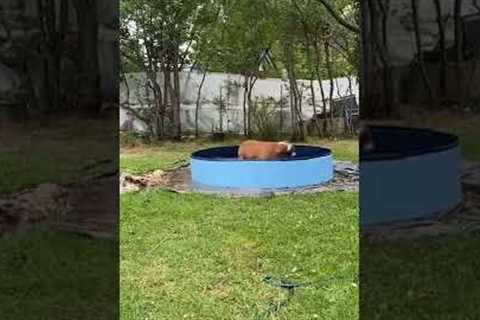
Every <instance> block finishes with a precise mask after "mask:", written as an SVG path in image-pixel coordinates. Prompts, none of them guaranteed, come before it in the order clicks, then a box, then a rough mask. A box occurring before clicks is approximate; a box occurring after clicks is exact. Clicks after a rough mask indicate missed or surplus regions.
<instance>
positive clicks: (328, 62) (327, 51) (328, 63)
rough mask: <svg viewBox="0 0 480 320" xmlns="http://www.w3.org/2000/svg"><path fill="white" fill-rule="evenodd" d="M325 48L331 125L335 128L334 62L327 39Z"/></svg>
mask: <svg viewBox="0 0 480 320" xmlns="http://www.w3.org/2000/svg"><path fill="white" fill-rule="evenodd" d="M324 46H325V47H324V48H325V66H326V68H327V73H328V79H329V81H330V90H329V93H328V104H329V106H330V110H329V111H330V112H329V114H330V117H329V120H330V127H331V128H332V129H333V112H334V110H333V90H334V82H333V70H332V62H331V59H330V45H329V44H328V41H325V43H324Z"/></svg>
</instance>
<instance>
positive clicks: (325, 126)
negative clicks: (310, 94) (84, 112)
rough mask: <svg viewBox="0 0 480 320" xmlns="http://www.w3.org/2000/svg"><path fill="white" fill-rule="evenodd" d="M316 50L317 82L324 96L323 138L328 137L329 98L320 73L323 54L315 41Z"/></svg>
mask: <svg viewBox="0 0 480 320" xmlns="http://www.w3.org/2000/svg"><path fill="white" fill-rule="evenodd" d="M313 45H314V48H315V57H316V63H315V71H316V74H317V81H318V85H319V86H320V94H321V96H322V114H323V126H322V127H323V129H322V136H326V135H327V134H328V122H327V98H326V95H325V90H324V89H323V85H322V75H321V73H320V65H321V60H322V59H321V54H320V48H319V46H318V43H317V42H316V41H314V43H313Z"/></svg>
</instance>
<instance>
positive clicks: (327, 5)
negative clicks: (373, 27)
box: [315, 0, 360, 34]
mask: <svg viewBox="0 0 480 320" xmlns="http://www.w3.org/2000/svg"><path fill="white" fill-rule="evenodd" d="M315 1H317V2H319V3H321V4H322V5H323V6H324V7H325V9H327V11H328V12H329V13H330V15H331V16H332V17H333V18H334V19H335V20H336V21H337V22H338V23H340V24H341V25H342V26H344V27H345V28H347V29H348V30H350V31H351V32H354V33H357V34H359V33H360V29H359V28H358V27H356V26H354V25H353V24H351V23H348V22H347V21H346V20H345V19H343V18H342V17H341V16H340V15H339V14H338V13H337V12H336V11H335V9H333V7H332V5H331V4H330V3H329V2H328V1H327V0H315Z"/></svg>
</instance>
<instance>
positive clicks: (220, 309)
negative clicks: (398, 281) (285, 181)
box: [121, 140, 358, 319]
mask: <svg viewBox="0 0 480 320" xmlns="http://www.w3.org/2000/svg"><path fill="white" fill-rule="evenodd" d="M233 142H234V141H231V143H233ZM228 143H230V142H228ZM207 145H209V144H208V143H207V142H203V143H200V144H195V143H185V144H169V143H166V144H164V145H160V146H157V147H153V148H146V147H145V148H142V147H136V148H134V149H126V150H122V154H121V168H122V170H123V171H124V172H130V173H135V174H141V173H146V172H148V171H152V170H157V169H166V168H171V167H172V166H175V165H176V164H178V163H181V162H182V161H185V160H186V159H187V157H188V155H189V153H190V152H191V151H193V150H195V149H197V148H201V147H205V146H207ZM321 145H327V143H321ZM328 145H329V146H330V147H332V149H333V151H334V154H337V153H338V154H339V155H341V156H339V158H342V159H352V160H353V159H357V157H358V156H357V142H356V141H355V140H351V141H340V142H336V143H332V142H329V144H328ZM357 203H358V194H357V193H349V192H338V193H331V192H330V193H321V194H314V195H296V196H282V197H275V198H268V199H266V198H263V199H247V198H244V199H225V198H218V197H214V196H205V195H198V194H190V195H185V194H174V193H170V192H166V191H161V190H155V189H150V190H146V191H142V192H135V193H127V194H123V195H122V197H121V315H122V317H123V319H355V318H357V316H358V287H357V283H358V279H357V277H358V275H357V269H358V226H357V221H358V219H357ZM268 276H271V277H272V279H273V280H280V279H283V280H285V281H290V282H293V283H297V284H301V285H305V286H304V287H300V288H297V289H296V290H295V292H294V294H293V295H292V296H291V297H290V299H288V297H289V295H288V290H286V289H282V288H278V287H275V286H271V285H270V284H268V283H267V282H268V281H263V280H264V279H265V277H268Z"/></svg>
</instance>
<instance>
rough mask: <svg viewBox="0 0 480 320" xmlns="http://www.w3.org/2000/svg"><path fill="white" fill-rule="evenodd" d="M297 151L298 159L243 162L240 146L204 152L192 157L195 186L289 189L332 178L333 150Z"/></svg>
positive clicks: (313, 184)
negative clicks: (237, 151)
mask: <svg viewBox="0 0 480 320" xmlns="http://www.w3.org/2000/svg"><path fill="white" fill-rule="evenodd" d="M296 149H297V150H296V151H297V156H296V157H293V158H291V159H281V160H273V161H249V160H239V159H238V158H236V150H238V147H224V148H223V149H221V148H212V149H207V150H202V152H199V153H194V154H193V155H192V159H191V170H192V185H193V186H194V187H197V188H233V189H246V190H247V189H248V190H255V189H285V188H301V187H306V186H315V185H319V184H321V183H323V182H326V181H329V180H330V179H332V177H333V163H332V156H331V152H330V150H328V149H324V148H314V147H302V146H297V147H296ZM222 156H223V157H222Z"/></svg>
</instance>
